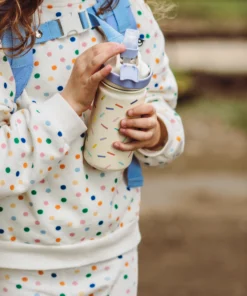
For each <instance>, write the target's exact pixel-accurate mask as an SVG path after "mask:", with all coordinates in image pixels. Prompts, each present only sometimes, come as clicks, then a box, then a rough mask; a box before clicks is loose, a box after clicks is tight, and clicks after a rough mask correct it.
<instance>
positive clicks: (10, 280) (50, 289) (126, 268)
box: [0, 249, 138, 296]
mask: <svg viewBox="0 0 247 296" xmlns="http://www.w3.org/2000/svg"><path fill="white" fill-rule="evenodd" d="M137 261H138V258H137V250H136V249H134V250H131V251H129V252H127V253H125V254H124V255H120V256H118V257H117V258H114V259H111V260H107V261H103V262H100V263H97V264H92V265H87V266H83V267H79V268H71V269H60V270H45V271H42V270H37V271H25V270H12V269H0V295H1V296H5V295H6V296H122V295H123V296H125V295H126V296H136V295H137V278H138V269H137Z"/></svg>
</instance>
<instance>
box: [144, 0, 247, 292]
mask: <svg viewBox="0 0 247 296" xmlns="http://www.w3.org/2000/svg"><path fill="white" fill-rule="evenodd" d="M159 1H163V0H159ZM175 4H177V8H176V17H175V18H173V19H166V20H160V21H159V23H160V26H161V28H162V30H163V32H164V35H165V37H166V51H167V54H168V56H169V58H170V64H171V68H172V69H173V71H174V73H175V75H176V77H177V80H178V84H179V90H180V97H179V104H178V108H177V110H178V113H179V114H180V115H181V117H182V119H183V122H184V127H185V133H186V148H185V152H184V155H183V156H182V157H180V158H179V159H178V160H176V161H175V162H174V163H172V164H171V165H169V166H168V167H167V168H166V169H155V168H154V169H152V168H149V169H145V180H146V181H145V187H144V189H143V202H142V211H141V231H142V236H143V240H142V244H141V246H140V265H139V266H140V284H139V295H140V296H148V295H155V296H187V295H188V296H194V295H195V296H198V295H200V296H204V295H205V296H206V295H207V296H246V295H247V100H246V98H247V1H246V0H217V1H215V0H197V1H196V0H194V1H193V0H176V1H175ZM150 6H151V7H152V3H150ZM172 14H173V13H172ZM173 15H174V14H173Z"/></svg>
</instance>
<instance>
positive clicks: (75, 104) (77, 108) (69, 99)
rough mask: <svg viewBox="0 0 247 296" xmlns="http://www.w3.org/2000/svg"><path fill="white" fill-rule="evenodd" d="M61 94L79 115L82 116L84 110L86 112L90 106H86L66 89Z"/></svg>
mask: <svg viewBox="0 0 247 296" xmlns="http://www.w3.org/2000/svg"><path fill="white" fill-rule="evenodd" d="M61 96H62V97H63V98H64V100H65V101H67V103H68V104H69V105H70V106H71V107H72V108H73V109H74V111H75V112H76V113H77V115H78V116H81V115H82V113H83V112H85V111H86V110H87V109H88V107H86V106H84V105H83V104H81V103H78V102H76V101H75V100H74V99H73V98H72V97H71V96H70V95H69V94H68V92H66V90H64V91H63V92H61Z"/></svg>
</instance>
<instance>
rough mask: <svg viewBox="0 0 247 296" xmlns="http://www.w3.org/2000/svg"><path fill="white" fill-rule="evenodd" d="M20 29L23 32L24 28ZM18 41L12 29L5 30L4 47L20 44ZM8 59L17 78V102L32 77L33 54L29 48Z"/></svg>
mask: <svg viewBox="0 0 247 296" xmlns="http://www.w3.org/2000/svg"><path fill="white" fill-rule="evenodd" d="M20 30H21V32H23V30H22V28H20ZM23 34H24V33H23ZM18 42H19V41H18V39H17V38H14V36H13V34H12V31H11V30H8V31H7V32H5V34H4V36H3V38H2V43H3V46H4V47H15V46H16V45H18ZM8 60H9V63H10V65H11V69H12V72H13V76H14V78H15V84H16V91H15V99H14V101H15V102H16V100H17V99H18V98H19V97H20V96H21V94H22V92H23V90H24V88H25V87H26V86H27V83H28V81H29V79H30V77H31V74H32V70H33V54H32V51H31V50H29V51H26V52H24V53H23V54H22V55H21V56H19V57H14V58H11V57H8Z"/></svg>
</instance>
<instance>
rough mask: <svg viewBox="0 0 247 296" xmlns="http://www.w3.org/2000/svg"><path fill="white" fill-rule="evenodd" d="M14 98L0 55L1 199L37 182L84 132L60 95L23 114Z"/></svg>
mask: <svg viewBox="0 0 247 296" xmlns="http://www.w3.org/2000/svg"><path fill="white" fill-rule="evenodd" d="M23 95H26V93H25V94H23ZM14 96H15V81H14V79H13V75H12V71H11V68H10V66H9V63H8V61H7V58H6V57H5V56H4V54H3V52H2V51H0V198H4V197H6V196H10V195H15V194H21V193H23V192H26V191H27V190H28V189H29V186H31V184H34V183H35V182H40V181H41V180H42V179H43V178H44V177H45V176H46V175H47V173H48V172H49V171H51V170H52V167H54V166H55V165H57V164H58V162H59V161H60V160H61V159H63V158H64V156H65V154H66V153H67V152H68V151H69V149H70V145H71V143H72V142H73V141H74V140H75V139H76V138H78V137H80V135H81V134H82V133H84V132H85V131H86V129H87V128H86V126H85V124H84V122H83V120H82V119H81V118H80V117H79V116H78V115H77V114H76V112H75V111H74V110H73V109H72V108H71V107H70V105H69V104H68V103H67V102H66V101H65V100H64V99H63V98H62V97H61V96H60V95H59V94H55V95H54V96H53V97H52V98H50V99H48V100H47V101H45V102H44V103H42V104H35V103H33V104H31V105H30V106H29V107H28V108H27V109H22V110H17V105H16V104H15V102H14ZM19 99H21V98H19Z"/></svg>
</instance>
